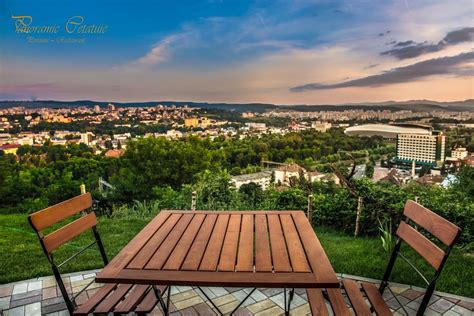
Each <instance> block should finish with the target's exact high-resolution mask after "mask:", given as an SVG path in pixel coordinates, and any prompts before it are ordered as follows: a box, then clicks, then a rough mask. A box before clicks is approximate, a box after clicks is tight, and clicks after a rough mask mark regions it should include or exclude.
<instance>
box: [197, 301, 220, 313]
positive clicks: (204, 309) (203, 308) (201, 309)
mask: <svg viewBox="0 0 474 316" xmlns="http://www.w3.org/2000/svg"><path fill="white" fill-rule="evenodd" d="M193 308H194V309H195V311H196V312H197V313H198V315H209V316H212V315H217V313H216V312H215V311H214V310H213V309H212V308H211V307H210V306H209V305H207V304H206V303H201V304H197V305H194V306H193Z"/></svg>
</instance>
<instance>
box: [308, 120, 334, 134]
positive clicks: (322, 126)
mask: <svg viewBox="0 0 474 316" xmlns="http://www.w3.org/2000/svg"><path fill="white" fill-rule="evenodd" d="M331 127H332V124H331V123H329V122H320V121H316V122H313V123H311V128H314V129H315V130H317V131H318V132H321V133H326V131H327V130H328V129H330V128H331Z"/></svg>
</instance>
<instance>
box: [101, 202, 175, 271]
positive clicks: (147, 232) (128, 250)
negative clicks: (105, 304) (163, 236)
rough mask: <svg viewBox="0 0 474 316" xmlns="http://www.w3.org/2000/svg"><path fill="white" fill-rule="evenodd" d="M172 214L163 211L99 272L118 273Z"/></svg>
mask: <svg viewBox="0 0 474 316" xmlns="http://www.w3.org/2000/svg"><path fill="white" fill-rule="evenodd" d="M170 216H171V213H169V212H164V211H163V212H161V213H160V214H159V216H157V217H155V218H154V219H153V220H152V221H151V222H150V223H148V225H146V226H145V228H143V229H142V231H141V232H140V233H139V234H138V235H136V236H135V237H133V239H132V240H131V241H130V242H129V243H128V244H127V246H125V248H123V249H122V250H121V251H120V253H119V254H118V255H116V256H115V258H113V259H112V261H111V262H110V263H109V264H108V265H107V266H106V267H105V268H104V269H103V270H102V271H101V272H99V274H107V275H109V276H115V275H117V274H118V273H119V272H120V271H121V270H122V269H123V268H125V267H126V266H127V264H128V263H129V262H130V259H131V258H133V257H134V255H135V254H136V253H137V251H138V250H140V249H142V247H143V245H144V244H145V243H146V242H147V241H148V240H149V239H150V238H151V237H152V236H153V235H154V234H155V233H156V231H157V230H158V229H159V228H160V227H161V225H163V223H165V222H166V221H167V219H168V218H169V217H170Z"/></svg>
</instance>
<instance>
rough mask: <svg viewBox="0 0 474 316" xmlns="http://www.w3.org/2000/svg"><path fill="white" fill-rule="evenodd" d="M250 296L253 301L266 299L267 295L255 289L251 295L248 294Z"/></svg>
mask: <svg viewBox="0 0 474 316" xmlns="http://www.w3.org/2000/svg"><path fill="white" fill-rule="evenodd" d="M250 298H251V299H253V300H254V301H255V302H260V301H263V300H265V299H267V296H265V295H264V294H263V293H262V292H260V290H255V291H254V292H253V293H252V295H250Z"/></svg>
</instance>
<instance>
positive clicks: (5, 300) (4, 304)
mask: <svg viewBox="0 0 474 316" xmlns="http://www.w3.org/2000/svg"><path fill="white" fill-rule="evenodd" d="M9 308H10V296H6V297H2V298H0V311H2V310H5V309H9Z"/></svg>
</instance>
